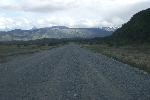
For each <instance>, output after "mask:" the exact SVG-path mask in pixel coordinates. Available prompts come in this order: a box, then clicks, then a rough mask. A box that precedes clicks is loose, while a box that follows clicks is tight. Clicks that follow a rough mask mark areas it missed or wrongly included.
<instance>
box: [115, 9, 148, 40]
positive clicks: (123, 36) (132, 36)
mask: <svg viewBox="0 0 150 100" xmlns="http://www.w3.org/2000/svg"><path fill="white" fill-rule="evenodd" d="M113 37H114V40H117V41H118V42H122V43H133V42H135V43H143V42H148V43H150V8H149V9H146V10H143V11H141V12H139V13H137V14H135V15H134V16H133V17H132V18H131V20H130V21H129V22H127V23H126V24H124V25H123V26H122V27H121V28H119V29H117V30H116V31H115V32H114V33H113Z"/></svg>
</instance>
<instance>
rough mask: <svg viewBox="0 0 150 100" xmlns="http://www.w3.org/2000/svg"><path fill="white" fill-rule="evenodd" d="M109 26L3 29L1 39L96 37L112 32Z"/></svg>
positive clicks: (0, 33)
mask: <svg viewBox="0 0 150 100" xmlns="http://www.w3.org/2000/svg"><path fill="white" fill-rule="evenodd" d="M108 29H109V28H68V27H66V26H53V27H47V28H39V29H37V28H33V29H31V30H21V29H15V30H12V31H1V32H0V41H12V40H23V41H28V40H36V39H42V38H78V37H79V38H94V37H105V36H109V35H111V34H112V32H113V30H111V29H109V30H108Z"/></svg>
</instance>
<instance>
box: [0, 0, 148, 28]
mask: <svg viewBox="0 0 150 100" xmlns="http://www.w3.org/2000/svg"><path fill="white" fill-rule="evenodd" d="M18 1H19V0H17V1H16V0H2V2H1V4H0V28H4V27H7V26H8V27H10V28H16V27H18V28H31V27H33V26H36V27H46V26H51V25H66V26H70V27H101V26H121V25H122V24H123V23H125V22H127V21H128V20H129V19H130V18H131V17H132V16H133V15H134V14H135V13H137V12H139V11H141V10H144V9H147V8H149V7H150V6H149V5H150V1H149V0H20V1H19V2H18ZM20 19H21V20H20ZM12 22H13V23H12ZM16 23H17V24H16Z"/></svg>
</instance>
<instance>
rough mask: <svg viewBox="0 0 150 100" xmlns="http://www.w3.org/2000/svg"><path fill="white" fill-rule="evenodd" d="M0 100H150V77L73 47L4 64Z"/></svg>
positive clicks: (2, 65) (16, 59)
mask: <svg viewBox="0 0 150 100" xmlns="http://www.w3.org/2000/svg"><path fill="white" fill-rule="evenodd" d="M0 100H150V75H149V74H146V73H145V72H143V71H140V70H138V69H136V68H133V67H131V66H129V65H127V64H123V63H120V62H118V61H116V60H114V59H111V58H107V57H106V56H104V55H101V54H97V53H93V52H91V51H89V50H86V49H83V48H80V46H78V45H73V44H70V45H66V46H63V47H59V48H55V49H52V50H49V51H43V52H40V53H35V54H32V55H26V56H20V57H16V58H14V59H13V60H12V61H10V62H8V63H5V64H1V65H0Z"/></svg>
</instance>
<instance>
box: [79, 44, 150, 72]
mask: <svg viewBox="0 0 150 100" xmlns="http://www.w3.org/2000/svg"><path fill="white" fill-rule="evenodd" d="M82 47H84V48H88V49H90V50H92V51H95V52H99V53H101V54H103V55H106V56H108V57H112V58H114V59H116V60H118V61H120V62H123V63H126V64H129V65H131V66H133V67H137V68H139V69H140V70H144V71H146V72H148V73H150V45H143V46H138V45H132V46H119V47H115V46H109V45H107V44H91V45H90V44H83V45H82Z"/></svg>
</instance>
